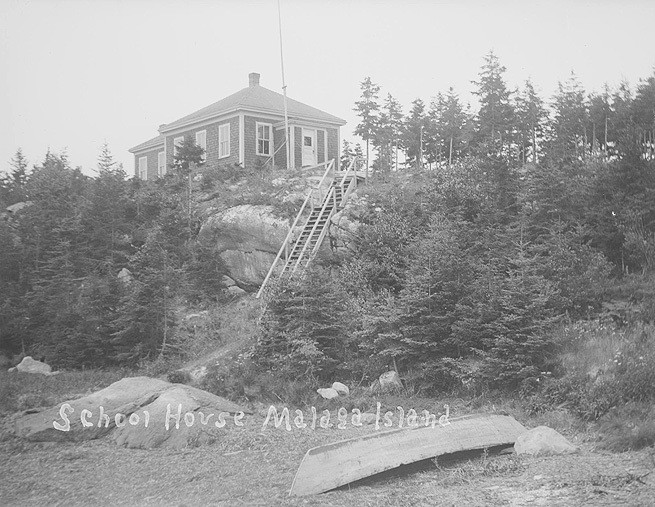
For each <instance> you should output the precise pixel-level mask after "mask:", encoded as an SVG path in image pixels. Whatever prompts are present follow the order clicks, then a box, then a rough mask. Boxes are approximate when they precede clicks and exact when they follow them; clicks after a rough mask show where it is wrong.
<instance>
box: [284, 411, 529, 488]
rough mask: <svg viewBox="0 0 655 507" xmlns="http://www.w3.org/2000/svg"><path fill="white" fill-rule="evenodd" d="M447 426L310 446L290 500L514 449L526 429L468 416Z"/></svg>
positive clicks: (502, 418)
mask: <svg viewBox="0 0 655 507" xmlns="http://www.w3.org/2000/svg"><path fill="white" fill-rule="evenodd" d="M448 422H449V423H450V424H447V425H440V424H437V425H436V426H434V427H432V426H428V427H417V428H405V429H395V430H389V431H381V432H376V433H372V434H369V435H365V436H363V437H358V438H352V439H349V440H342V441H340V442H335V443H332V444H327V445H322V446H320V447H314V448H313V449H310V450H309V451H307V454H305V457H304V458H303V460H302V463H300V467H299V468H298V471H297V472H296V476H295V478H294V480H293V484H292V486H291V491H290V492H289V494H290V495H292V496H304V495H313V494H318V493H324V492H326V491H329V490H331V489H334V488H338V487H339V486H343V485H345V484H349V483H351V482H354V481H357V480H359V479H363V478H365V477H369V476H371V475H375V474H378V473H380V472H384V471H386V470H391V469H393V468H397V467H399V466H401V465H406V464H409V463H414V462H416V461H421V460H424V459H429V458H434V457H436V456H441V455H443V454H451V453H454V452H459V451H468V450H475V449H484V448H489V447H496V446H503V445H512V444H514V442H516V439H517V438H518V436H519V435H521V434H522V433H525V432H526V431H527V429H526V428H525V427H524V426H523V425H521V424H520V423H519V422H518V421H516V420H515V419H514V418H513V417H510V416H506V415H486V414H485V415H468V416H463V417H458V418H453V419H450V420H449V421H448Z"/></svg>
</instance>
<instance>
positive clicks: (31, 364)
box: [10, 356, 53, 375]
mask: <svg viewBox="0 0 655 507" xmlns="http://www.w3.org/2000/svg"><path fill="white" fill-rule="evenodd" d="M14 370H16V371H20V372H23V373H41V374H42V375H52V374H53V373H52V368H50V365H49V364H46V363H42V362H41V361H37V360H36V359H32V358H31V357H30V356H25V357H24V358H23V360H22V361H21V362H20V363H19V364H17V365H16V366H15V367H14V368H11V369H10V371H14Z"/></svg>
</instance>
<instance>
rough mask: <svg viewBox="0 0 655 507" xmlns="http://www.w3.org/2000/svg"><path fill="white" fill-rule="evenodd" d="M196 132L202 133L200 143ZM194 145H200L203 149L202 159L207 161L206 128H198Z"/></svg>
mask: <svg viewBox="0 0 655 507" xmlns="http://www.w3.org/2000/svg"><path fill="white" fill-rule="evenodd" d="M198 134H202V135H203V137H204V139H203V143H202V145H201V144H200V143H199V142H198ZM196 145H197V146H200V147H201V148H202V149H203V150H204V153H203V154H202V161H203V162H206V161H207V131H206V130H199V131H198V132H196Z"/></svg>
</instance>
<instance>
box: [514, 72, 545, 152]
mask: <svg viewBox="0 0 655 507" xmlns="http://www.w3.org/2000/svg"><path fill="white" fill-rule="evenodd" d="M515 111H516V117H515V118H516V120H515V122H516V123H515V125H516V127H515V128H516V133H517V144H518V156H519V161H520V162H521V163H523V164H525V163H526V161H527V160H528V153H529V154H530V155H531V157H530V158H531V159H532V163H534V164H536V163H537V162H538V161H539V151H540V146H541V144H542V142H543V138H544V132H545V122H546V119H547V117H548V113H547V112H546V109H545V108H544V104H543V101H542V100H541V98H540V97H539V95H537V92H536V91H535V89H534V86H533V85H532V82H531V81H530V80H527V81H526V82H525V86H524V88H523V90H522V91H521V93H519V94H517V96H516V104H515Z"/></svg>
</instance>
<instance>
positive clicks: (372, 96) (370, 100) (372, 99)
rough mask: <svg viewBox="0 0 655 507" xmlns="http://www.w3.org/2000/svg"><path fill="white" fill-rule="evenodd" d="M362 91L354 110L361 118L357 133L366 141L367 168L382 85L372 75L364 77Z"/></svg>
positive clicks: (356, 129) (356, 128)
mask: <svg viewBox="0 0 655 507" xmlns="http://www.w3.org/2000/svg"><path fill="white" fill-rule="evenodd" d="M360 89H361V91H362V94H361V97H360V99H359V100H358V101H357V102H355V108H354V109H353V111H355V112H356V113H357V115H358V116H359V117H360V118H361V121H360V123H359V124H358V125H357V126H356V127H355V131H354V133H355V135H356V136H359V137H361V138H362V139H363V140H364V141H366V170H367V171H368V167H369V162H368V159H369V142H370V141H371V140H372V139H373V136H374V135H375V130H376V127H377V122H378V116H379V110H380V105H379V104H378V102H377V100H378V93H380V87H379V86H378V85H376V84H374V83H373V82H372V81H371V78H370V77H367V78H365V79H364V81H362V82H361V84H360Z"/></svg>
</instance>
